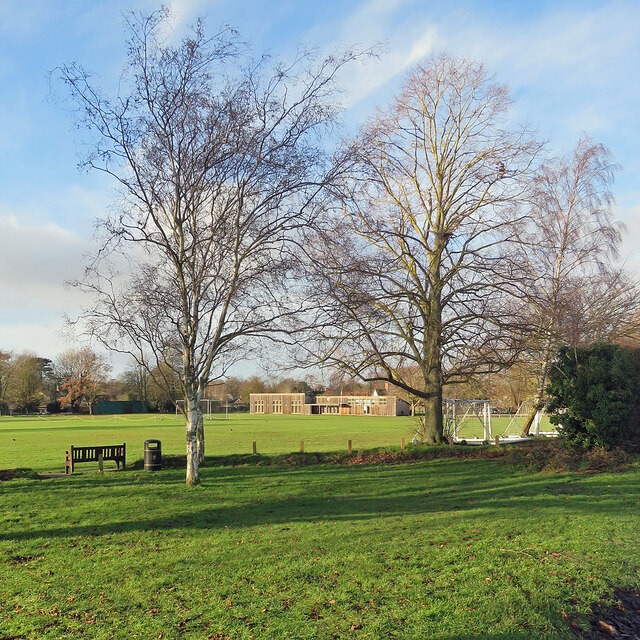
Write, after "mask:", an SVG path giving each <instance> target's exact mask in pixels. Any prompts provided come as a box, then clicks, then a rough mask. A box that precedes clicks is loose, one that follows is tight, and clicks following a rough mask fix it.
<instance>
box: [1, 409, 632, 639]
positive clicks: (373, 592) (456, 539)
mask: <svg viewBox="0 0 640 640" xmlns="http://www.w3.org/2000/svg"><path fill="white" fill-rule="evenodd" d="M245 419H246V417H245ZM129 420H130V421H129ZM129 420H128V421H125V420H118V421H114V424H113V426H110V427H109V431H108V432H107V431H106V430H105V431H104V433H103V429H104V427H102V428H101V427H100V425H99V424H98V419H94V420H91V421H89V420H85V421H84V422H82V423H78V425H77V426H70V424H69V421H68V420H67V422H66V427H65V423H64V421H60V422H55V421H53V423H51V422H42V426H38V425H40V421H35V420H33V421H31V422H29V421H27V422H19V421H16V422H10V421H4V420H3V421H2V422H1V423H0V426H1V433H2V436H1V437H2V441H1V444H0V446H1V447H2V449H1V450H2V455H3V458H2V462H1V463H0V467H6V466H30V467H34V464H33V460H32V459H31V458H29V456H31V455H32V454H31V453H29V454H25V455H24V456H23V458H22V461H21V464H20V465H10V464H9V465H8V464H7V458H6V457H5V456H6V455H7V453H6V450H5V445H6V442H7V438H8V439H9V441H10V442H12V443H14V441H13V438H14V437H16V433H17V434H18V435H19V434H20V433H21V431H20V428H22V429H23V430H24V431H23V433H22V435H23V437H24V438H25V442H30V443H33V444H34V445H37V446H38V451H40V452H41V455H42V456H43V457H44V458H45V459H46V460H50V461H52V462H53V466H54V467H55V465H56V464H59V460H58V457H59V451H58V447H59V446H60V445H61V443H64V446H67V444H70V443H71V442H74V443H78V444H82V443H83V442H87V443H88V442H95V440H96V438H98V437H101V434H102V435H103V436H104V437H105V442H106V441H107V440H108V441H112V440H113V439H114V437H115V436H116V435H118V436H119V437H118V438H117V439H116V440H115V441H116V442H118V441H120V442H121V441H127V443H134V445H135V443H138V442H139V441H140V446H139V448H140V454H141V448H142V446H141V441H142V440H144V439H145V438H148V437H160V439H162V441H163V450H164V449H165V442H166V446H167V447H169V448H171V447H175V452H176V453H182V451H181V443H180V441H181V440H182V441H183V438H184V436H183V435H182V429H183V427H182V425H179V424H177V423H175V422H172V421H170V420H165V421H160V420H159V419H158V418H156V419H155V420H156V422H155V423H154V422H150V421H149V420H148V419H147V418H145V420H147V422H143V420H142V419H140V422H139V423H138V424H137V425H135V423H134V422H133V421H132V419H129ZM263 420H264V423H263V425H262V426H263V431H261V432H260V433H262V435H265V436H266V434H268V433H271V434H277V433H278V430H277V428H276V427H277V424H276V423H275V422H272V420H269V419H266V418H263ZM280 420H282V418H280ZM334 420H335V419H334ZM334 420H332V419H329V420H327V422H326V423H325V424H324V425H323V429H322V430H320V429H318V433H320V434H321V435H319V436H318V437H319V438H320V440H319V441H318V447H320V446H322V442H323V440H322V438H327V440H326V441H324V442H325V445H326V447H327V448H328V449H333V448H334V446H333V444H332V442H333V441H332V440H331V438H332V437H333V436H332V435H331V428H330V427H331V425H333V424H338V426H342V425H353V433H359V432H357V431H356V427H358V425H359V424H360V423H359V421H358V420H357V419H354V420H353V422H350V420H347V421H345V420H339V419H338V420H335V421H334ZM215 422H216V421H212V422H211V423H209V425H208V426H209V429H208V431H207V433H208V438H209V447H210V449H211V448H213V447H214V445H215V442H216V440H215V438H214V437H213V435H212V432H214V429H213V428H212V426H211V425H212V424H213V423H215ZM385 422H388V421H387V420H384V419H380V422H379V423H378V422H377V420H375V419H370V418H364V419H363V421H362V425H361V426H360V427H358V428H360V429H362V431H361V433H362V437H363V438H364V437H365V436H367V437H369V438H371V443H374V442H375V441H376V438H384V437H391V440H392V441H393V439H395V440H398V437H399V436H400V437H402V435H404V434H403V432H402V424H403V421H402V420H398V421H394V420H391V421H389V422H391V423H392V424H393V425H397V426H398V431H397V432H396V433H393V434H391V436H389V430H388V427H386V428H385V426H384V425H385ZM312 423H313V424H315V425H318V427H319V426H320V425H321V422H315V421H312ZM231 424H232V425H233V427H232V428H233V431H232V432H229V431H228V427H227V433H228V434H229V435H228V436H226V435H225V437H224V438H223V437H222V435H220V438H219V439H218V440H217V442H218V443H220V447H221V448H222V443H223V442H224V443H226V445H225V446H227V447H229V451H230V452H231V449H232V447H233V446H237V447H242V448H239V449H238V451H239V452H246V450H247V447H246V446H245V436H250V435H251V434H252V433H256V431H255V430H257V429H259V423H258V424H257V425H256V424H253V426H252V425H251V421H250V422H249V423H247V424H245V427H244V428H245V429H246V431H242V430H241V427H239V428H238V431H239V432H240V433H241V436H240V437H238V440H237V441H234V440H232V436H233V434H235V433H236V426H239V425H242V424H243V417H242V416H234V420H232V421H231ZM309 424H311V423H309ZM299 425H302V427H300V426H299ZM404 425H405V426H404V428H405V429H407V428H409V425H410V423H409V422H404ZM222 426H223V425H222V421H221V425H220V426H219V427H218V426H217V424H216V427H217V428H218V431H216V432H215V433H220V434H222V433H223V428H222ZM304 426H305V424H304V419H301V418H297V419H295V418H294V419H292V421H291V423H290V424H289V429H287V430H286V432H285V433H286V434H288V435H289V437H290V438H291V445H292V446H291V449H295V448H297V446H299V438H300V436H299V435H298V429H300V428H303V427H304ZM17 427H20V428H17ZM250 428H252V429H254V431H251V430H250ZM280 428H282V427H280ZM29 429H32V430H29ZM378 430H379V431H378ZM9 431H11V433H12V434H13V435H11V433H8V432H9ZM158 432H160V433H158ZM309 433H310V436H309V437H311V433H312V431H310V432H309ZM385 433H386V435H385ZM294 434H295V435H294ZM233 437H235V436H233ZM336 437H338V438H342V437H343V432H342V431H338V433H337V436H336ZM344 437H345V439H346V432H345V436H344ZM77 438H82V440H78V439H77ZM249 440H251V438H249ZM257 440H258V442H260V441H261V440H260V438H257ZM17 441H18V440H17V438H16V441H15V442H17ZM309 441H311V440H309ZM234 442H235V444H234ZM249 444H250V442H249ZM12 446H15V443H14V444H13V445H12ZM130 446H132V445H131V444H130ZM271 446H272V447H273V451H274V452H275V451H278V450H286V448H287V447H288V446H289V445H288V441H287V442H286V443H285V444H282V443H277V442H271ZM345 446H346V445H345ZM354 446H355V443H354ZM264 449H265V451H266V450H267V449H268V446H267V438H265V446H264ZM16 451H17V449H16V450H14V451H13V453H12V454H11V455H16V456H17V453H16ZM212 453H216V452H215V451H213V452H212ZM90 466H91V465H87V467H90ZM42 468H44V469H47V470H50V469H51V468H52V467H51V464H49V462H46V461H45V463H43V465H42ZM201 476H202V485H201V486H199V487H196V488H187V487H185V486H184V470H181V469H164V470H162V471H160V472H157V473H145V472H144V471H141V470H135V469H127V470H125V471H122V472H117V473H105V474H98V473H88V474H77V475H73V476H70V477H63V478H52V479H46V480H42V479H40V480H37V479H31V478H17V479H14V480H10V481H6V482H0V638H15V639H16V640H17V639H43V640H60V639H67V638H68V639H71V638H74V639H75V638H90V639H92V640H93V639H95V640H102V639H105V640H106V639H107V638H116V639H120V638H123V639H124V638H143V639H145V640H146V639H150V638H158V639H160V638H169V639H175V640H178V639H180V638H185V639H190V640H200V639H203V638H213V639H217V640H222V639H234V640H235V639H246V640H250V639H255V640H258V639H262V638H264V639H273V640H276V639H277V640H279V639H282V638H287V639H294V638H295V639H300V640H306V639H308V638H318V639H323V640H324V639H335V638H368V639H380V640H386V639H407V640H409V639H411V640H414V639H415V638H434V639H440V640H452V639H458V640H480V639H481V638H493V639H496V640H497V639H499V640H507V639H510V640H525V639H527V640H528V639H531V638H551V639H558V638H571V637H574V636H572V632H571V631H570V624H571V623H574V624H576V625H579V626H581V625H585V624H586V623H585V620H586V614H587V612H588V611H589V609H590V607H591V606H592V605H593V604H594V603H598V602H599V601H600V598H601V597H607V596H608V595H610V594H611V591H612V589H613V588H614V587H616V586H620V587H623V586H631V587H636V588H637V587H638V586H640V552H639V548H640V544H639V543H640V540H639V537H640V467H639V466H638V464H637V463H635V464H634V465H632V467H631V470H629V471H627V472H625V473H615V474H599V475H586V474H576V473H561V474H540V473H530V472H516V471H514V470H512V469H510V468H509V467H507V466H506V465H505V464H504V463H503V462H501V461H500V460H489V459H485V460H482V459H477V460H470V459H467V460H464V459H462V460H455V459H440V460H433V461H431V462H417V463H411V464H386V465H353V466H337V465H316V466H308V467H273V466H254V465H243V466H238V467H230V466H224V467H223V466H205V467H203V468H202V469H201Z"/></svg>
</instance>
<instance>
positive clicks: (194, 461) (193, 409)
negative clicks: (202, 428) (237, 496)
mask: <svg viewBox="0 0 640 640" xmlns="http://www.w3.org/2000/svg"><path fill="white" fill-rule="evenodd" d="M199 415H200V402H199V398H198V395H197V394H191V395H189V396H188V397H187V411H186V422H187V485H188V486H190V487H192V486H194V485H197V484H200V473H199V471H198V416H199Z"/></svg>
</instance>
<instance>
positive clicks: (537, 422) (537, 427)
mask: <svg viewBox="0 0 640 640" xmlns="http://www.w3.org/2000/svg"><path fill="white" fill-rule="evenodd" d="M533 427H534V429H535V434H536V435H537V436H539V435H540V412H539V411H536V415H535V417H534V418H533Z"/></svg>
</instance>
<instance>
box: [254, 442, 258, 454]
mask: <svg viewBox="0 0 640 640" xmlns="http://www.w3.org/2000/svg"><path fill="white" fill-rule="evenodd" d="M256 453H258V450H257V448H256V442H255V440H254V441H253V455H255V454H256Z"/></svg>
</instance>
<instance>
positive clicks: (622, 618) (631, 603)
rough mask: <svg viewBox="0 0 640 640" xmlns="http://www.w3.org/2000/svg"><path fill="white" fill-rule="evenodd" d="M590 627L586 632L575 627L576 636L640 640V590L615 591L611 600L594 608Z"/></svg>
mask: <svg viewBox="0 0 640 640" xmlns="http://www.w3.org/2000/svg"><path fill="white" fill-rule="evenodd" d="M589 625H590V628H589V629H587V630H586V631H584V630H581V629H580V630H578V629H576V627H575V626H574V627H573V629H574V633H575V636H576V637H577V638H586V639H587V640H605V639H608V638H618V640H640V590H639V589H635V588H633V587H630V588H626V589H615V590H614V592H613V598H612V599H611V600H605V599H603V600H602V601H601V602H600V603H599V604H597V605H596V606H594V607H593V611H592V613H591V615H590V616H589Z"/></svg>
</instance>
